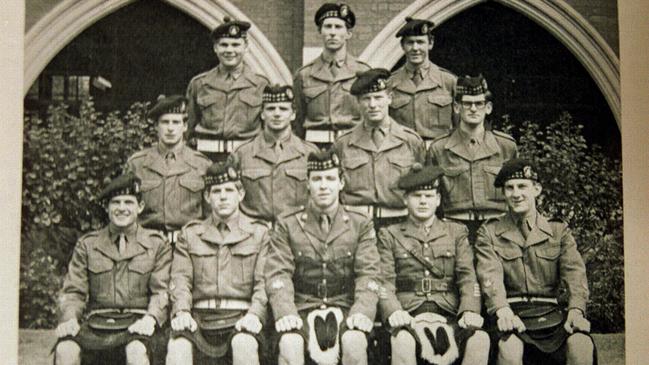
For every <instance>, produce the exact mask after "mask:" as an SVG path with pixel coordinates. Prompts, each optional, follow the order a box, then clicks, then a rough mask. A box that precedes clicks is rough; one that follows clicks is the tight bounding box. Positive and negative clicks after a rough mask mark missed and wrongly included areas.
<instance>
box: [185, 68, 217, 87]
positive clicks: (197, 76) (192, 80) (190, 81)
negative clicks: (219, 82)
mask: <svg viewBox="0 0 649 365" xmlns="http://www.w3.org/2000/svg"><path fill="white" fill-rule="evenodd" d="M212 70H213V69H210V70H207V71H205V72H201V73H199V74H198V75H196V76H194V77H192V79H191V80H189V83H190V84H191V83H192V82H194V81H196V80H198V79H200V78H202V77H205V75H207V74H208V73H209V72H210V71H212Z"/></svg>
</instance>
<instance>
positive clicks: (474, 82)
mask: <svg viewBox="0 0 649 365" xmlns="http://www.w3.org/2000/svg"><path fill="white" fill-rule="evenodd" d="M488 91H489V87H488V86H487V80H485V78H484V77H482V75H478V76H476V77H471V76H464V77H458V79H457V85H456V86H455V96H457V97H460V96H462V95H480V94H486V93H487V92H488Z"/></svg>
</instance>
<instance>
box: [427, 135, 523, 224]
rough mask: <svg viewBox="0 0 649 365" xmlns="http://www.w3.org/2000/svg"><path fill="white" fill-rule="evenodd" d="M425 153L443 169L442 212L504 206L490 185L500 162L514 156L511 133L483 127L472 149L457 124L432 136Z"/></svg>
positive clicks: (502, 197)
mask: <svg viewBox="0 0 649 365" xmlns="http://www.w3.org/2000/svg"><path fill="white" fill-rule="evenodd" d="M429 155H430V158H431V160H432V163H433V164H434V165H439V166H441V167H442V168H443V169H444V176H443V178H442V182H443V184H444V189H445V191H446V194H444V200H443V202H442V206H443V208H444V213H446V214H448V213H454V212H462V211H465V210H469V209H471V210H497V211H502V212H504V211H505V210H506V208H505V197H504V196H503V194H502V191H501V189H497V188H495V187H494V181H495V179H496V175H498V172H499V171H500V168H501V167H502V165H503V163H504V162H505V161H507V160H509V159H512V158H515V157H517V156H518V149H517V147H516V141H515V140H514V139H513V138H512V137H511V136H509V135H507V134H505V133H502V132H498V131H485V134H484V140H483V141H482V143H481V144H480V145H479V146H478V147H477V148H476V150H475V152H472V151H471V150H470V149H469V147H468V141H466V140H465V139H464V137H463V136H462V133H461V131H460V129H459V128H458V129H455V130H454V131H453V132H452V133H449V134H447V135H446V136H444V137H441V138H439V139H437V140H435V141H434V142H433V143H432V144H431V146H430V150H429Z"/></svg>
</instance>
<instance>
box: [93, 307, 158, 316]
mask: <svg viewBox="0 0 649 365" xmlns="http://www.w3.org/2000/svg"><path fill="white" fill-rule="evenodd" d="M105 313H120V314H121V313H135V314H142V315H145V314H147V310H146V309H138V308H101V309H93V310H91V311H90V312H89V313H88V315H87V316H86V317H87V318H90V317H92V316H94V315H95V314H105Z"/></svg>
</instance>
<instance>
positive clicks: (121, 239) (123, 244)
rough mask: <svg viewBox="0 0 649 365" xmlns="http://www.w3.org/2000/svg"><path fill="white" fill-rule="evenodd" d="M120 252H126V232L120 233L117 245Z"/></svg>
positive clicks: (121, 253)
mask: <svg viewBox="0 0 649 365" xmlns="http://www.w3.org/2000/svg"><path fill="white" fill-rule="evenodd" d="M117 249H118V250H119V254H120V255H123V254H124V253H125V252H126V236H125V235H124V234H120V235H119V243H118V246H117Z"/></svg>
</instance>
